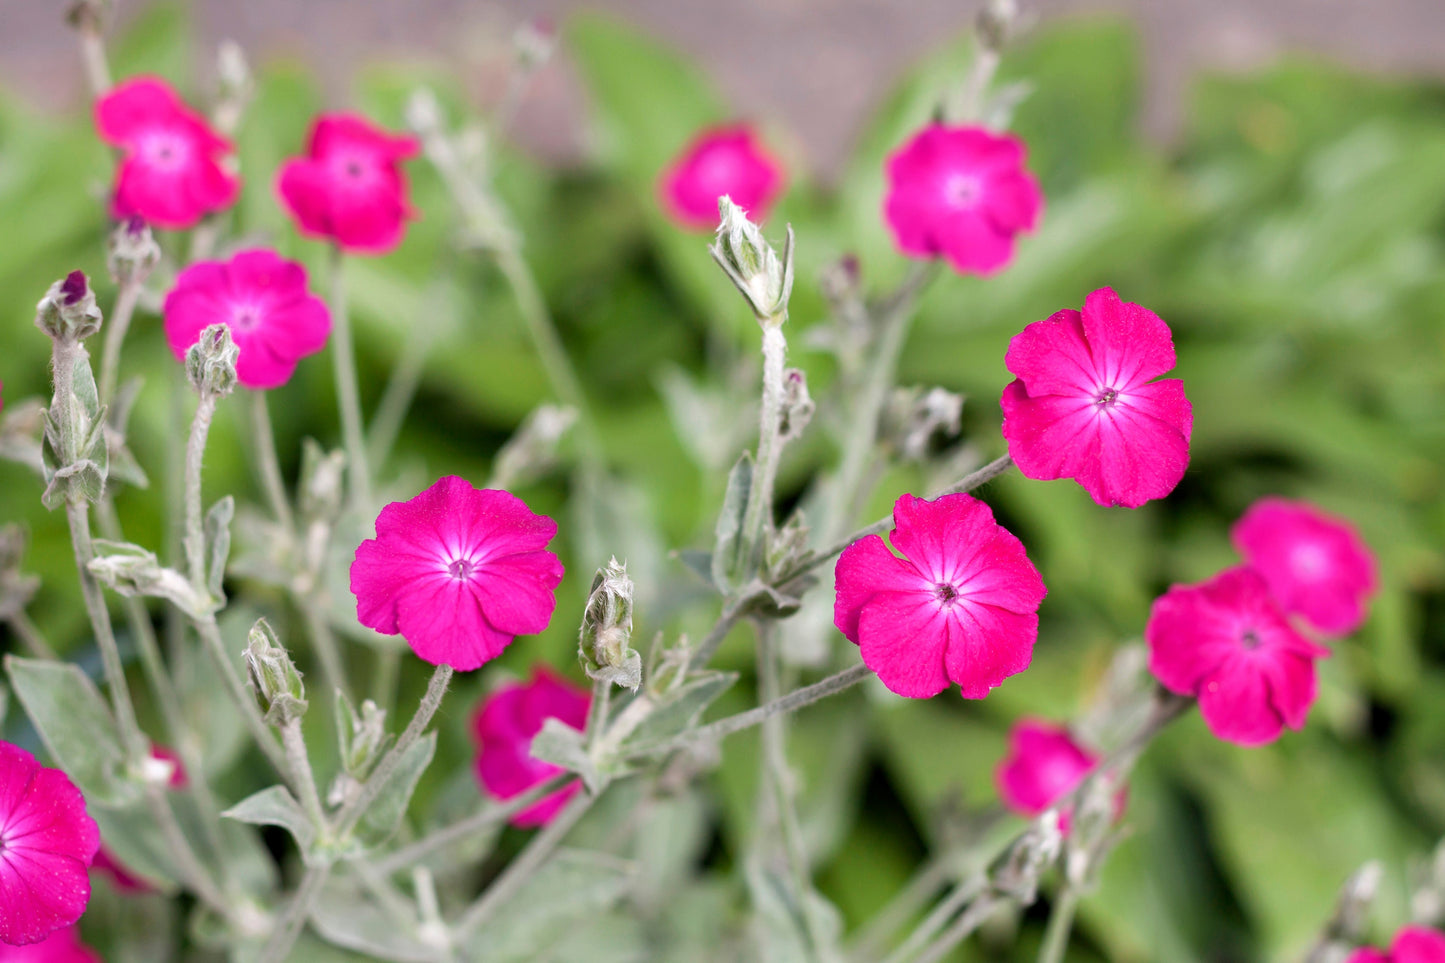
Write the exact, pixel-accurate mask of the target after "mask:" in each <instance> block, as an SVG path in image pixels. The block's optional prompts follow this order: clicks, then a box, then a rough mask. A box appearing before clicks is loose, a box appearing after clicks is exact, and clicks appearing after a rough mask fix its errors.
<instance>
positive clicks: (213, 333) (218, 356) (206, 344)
mask: <svg viewBox="0 0 1445 963" xmlns="http://www.w3.org/2000/svg"><path fill="white" fill-rule="evenodd" d="M240 356H241V349H240V348H238V347H236V342H234V341H232V340H231V329H230V328H229V327H227V326H226V325H224V324H213V325H211V326H210V327H208V328H206V330H204V331H202V332H201V337H200V340H198V341H197V342H196V343H195V344H193V345H191V346H190V348H189V349H188V350H187V351H186V378H187V380H189V381H190V383H191V387H192V388H195V389H196V391H198V392H200V393H201V394H202V395H211V396H213V397H216V398H224V397H226V395H228V394H230V393H231V392H232V391H233V390H235V387H236V361H237V359H239V358H240Z"/></svg>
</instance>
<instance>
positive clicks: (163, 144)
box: [140, 131, 191, 170]
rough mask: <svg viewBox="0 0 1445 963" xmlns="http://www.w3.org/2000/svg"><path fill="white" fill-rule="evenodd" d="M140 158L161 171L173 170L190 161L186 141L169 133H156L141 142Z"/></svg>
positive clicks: (188, 146)
mask: <svg viewBox="0 0 1445 963" xmlns="http://www.w3.org/2000/svg"><path fill="white" fill-rule="evenodd" d="M140 153H141V156H143V157H144V158H145V159H146V160H147V161H149V162H150V163H151V164H153V165H155V166H156V167H159V168H161V169H163V170H175V169H176V168H178V167H182V166H184V165H185V164H186V162H187V161H188V160H189V159H190V154H191V151H190V145H189V144H188V143H187V141H186V139H185V138H183V137H179V136H177V135H176V134H173V133H171V132H169V131H157V132H155V133H153V134H151V135H150V136H149V137H147V138H146V139H145V140H144V141H142V142H141V147H140Z"/></svg>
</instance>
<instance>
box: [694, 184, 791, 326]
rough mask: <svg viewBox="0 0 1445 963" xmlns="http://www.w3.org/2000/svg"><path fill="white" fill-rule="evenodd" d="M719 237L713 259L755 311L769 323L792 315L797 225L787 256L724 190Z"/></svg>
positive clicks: (789, 243) (789, 240)
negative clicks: (794, 238) (780, 251)
mask: <svg viewBox="0 0 1445 963" xmlns="http://www.w3.org/2000/svg"><path fill="white" fill-rule="evenodd" d="M717 207H718V215H719V217H720V222H719V224H718V227H717V239H716V241H715V242H714V244H713V246H712V247H711V248H710V250H711V251H712V256H713V260H715V261H717V263H718V266H719V267H721V268H722V269H723V271H725V272H726V273H727V276H728V277H729V278H731V279H732V282H733V284H735V285H737V289H738V290H739V291H741V292H742V293H743V297H745V298H747V299H748V304H749V305H751V306H752V309H753V314H755V315H757V318H758V320H759V321H760V322H762V323H763V324H764V325H765V326H777V325H780V324H782V323H783V322H784V321H785V320H787V317H788V298H789V297H790V296H791V295H792V293H793V228H792V226H791V225H790V226H789V227H788V240H787V243H786V245H785V246H784V247H783V256H782V258H781V259H779V258H778V254H777V252H776V251H774V250H773V246H772V245H771V244H769V243H768V242H767V240H766V239H764V237H763V232H762V231H761V230H759V229H758V226H757V225H756V224H754V223H753V222H752V221H750V220H748V215H747V212H746V211H744V210H743V209H742V208H741V207H739V206H738V205H736V204H734V203H733V201H732V198H730V197H728V196H727V195H726V194H724V195H723V196H722V197H720V198H718V202H717Z"/></svg>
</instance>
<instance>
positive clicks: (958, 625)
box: [945, 602, 1039, 699]
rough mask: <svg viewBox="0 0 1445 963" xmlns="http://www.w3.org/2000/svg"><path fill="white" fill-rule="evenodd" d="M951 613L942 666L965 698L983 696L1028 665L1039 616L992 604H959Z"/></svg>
mask: <svg viewBox="0 0 1445 963" xmlns="http://www.w3.org/2000/svg"><path fill="white" fill-rule="evenodd" d="M949 614H950V615H951V616H952V618H951V621H950V632H949V642H948V651H947V655H946V657H945V665H946V667H947V670H948V677H949V678H950V679H951V680H953V681H954V682H956V683H958V687H959V690H960V692H961V694H962V695H963V697H964V698H965V699H982V698H984V697H985V696H987V695H988V694H989V692H990V691H992V690H993V689H995V688H997V687H998V686H999V685H1001V684H1002V683H1003V681H1004V680H1005V679H1007V678H1008V677H1009V676H1011V675H1017V674H1018V673H1020V672H1022V671H1024V670H1025V669H1027V668H1028V667H1029V663H1030V662H1031V661H1032V660H1033V654H1034V642H1036V641H1037V640H1038V637H1039V617H1038V614H1037V613H1034V612H1029V613H1027V614H1024V615H1020V614H1019V613H1017V612H1009V611H1007V610H1005V609H997V608H994V607H993V606H991V605H977V604H972V603H967V602H965V603H961V604H958V605H955V606H953V608H952V609H950V610H949Z"/></svg>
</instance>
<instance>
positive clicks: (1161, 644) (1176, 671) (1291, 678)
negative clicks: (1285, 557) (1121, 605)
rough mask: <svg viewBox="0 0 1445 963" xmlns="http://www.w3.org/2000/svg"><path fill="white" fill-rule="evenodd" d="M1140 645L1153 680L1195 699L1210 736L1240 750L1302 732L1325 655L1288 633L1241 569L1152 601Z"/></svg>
mask: <svg viewBox="0 0 1445 963" xmlns="http://www.w3.org/2000/svg"><path fill="white" fill-rule="evenodd" d="M1144 638H1145V640H1146V641H1147V642H1148V643H1149V669H1150V671H1152V672H1153V673H1154V676H1155V678H1157V679H1158V680H1159V681H1160V682H1161V683H1162V684H1163V685H1164V687H1165V688H1166V689H1168V690H1170V691H1171V692H1176V693H1178V694H1180V695H1191V696H1196V697H1197V698H1198V699H1199V711H1200V713H1201V714H1203V716H1204V721H1205V723H1206V724H1207V725H1208V726H1209V729H1210V731H1211V732H1213V733H1214V734H1215V735H1216V736H1218V737H1219V738H1220V739H1224V740H1226V741H1228V742H1235V743H1238V744H1240V745H1242V746H1258V745H1263V744H1264V743H1266V742H1271V741H1273V740H1274V739H1276V738H1278V737H1279V734H1280V731H1281V730H1282V729H1283V728H1284V727H1285V726H1289V727H1290V728H1291V729H1299V728H1301V727H1303V726H1304V722H1305V716H1307V715H1308V714H1309V710H1310V705H1311V704H1312V703H1313V702H1314V700H1315V691H1316V679H1315V660H1316V659H1321V658H1324V657H1325V656H1327V655H1329V650H1328V649H1325V648H1322V647H1321V646H1318V645H1316V644H1315V643H1313V642H1311V641H1309V640H1308V639H1306V638H1305V637H1304V636H1302V635H1300V634H1299V633H1298V632H1297V631H1295V629H1294V627H1293V626H1291V625H1290V623H1289V619H1288V617H1287V616H1286V615H1285V614H1284V613H1283V612H1282V611H1280V609H1279V606H1278V605H1276V604H1275V601H1274V599H1273V598H1272V597H1271V596H1270V593H1269V587H1268V586H1267V585H1266V584H1265V581H1264V579H1263V577H1261V576H1260V575H1259V573H1257V572H1255V571H1254V570H1253V569H1249V568H1245V567H1243V566H1240V567H1238V568H1231V569H1226V570H1225V571H1223V572H1220V573H1219V574H1218V575H1216V576H1214V578H1212V579H1210V580H1208V581H1207V582H1202V583H1200V584H1198V585H1176V586H1174V587H1172V588H1171V589H1169V591H1168V592H1166V593H1165V594H1164V595H1162V596H1160V597H1159V598H1158V599H1155V600H1154V605H1153V607H1152V608H1151V609H1150V612H1149V621H1148V623H1147V624H1146V625H1145V626H1144Z"/></svg>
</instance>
